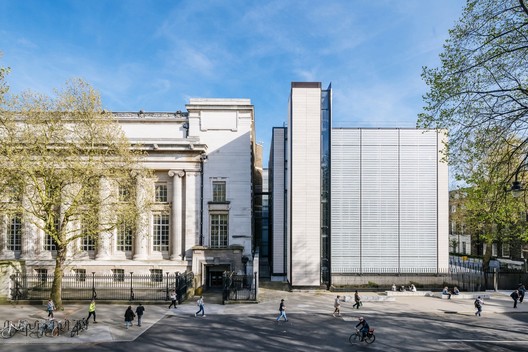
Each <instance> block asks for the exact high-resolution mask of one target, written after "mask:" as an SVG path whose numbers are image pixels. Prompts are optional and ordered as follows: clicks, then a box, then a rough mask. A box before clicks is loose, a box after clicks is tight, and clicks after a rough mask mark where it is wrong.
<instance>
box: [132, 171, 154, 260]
mask: <svg viewBox="0 0 528 352" xmlns="http://www.w3.org/2000/svg"><path fill="white" fill-rule="evenodd" d="M147 181H148V180H146V179H145V177H143V176H138V177H137V182H136V194H137V196H136V202H137V206H138V208H139V209H140V213H139V217H138V222H137V224H136V236H135V237H134V255H133V257H132V259H133V260H145V259H147V258H148V241H149V236H148V234H149V226H150V221H149V209H148V203H149V201H148V200H149V198H148V197H149V192H148V186H147V185H148V182H147Z"/></svg>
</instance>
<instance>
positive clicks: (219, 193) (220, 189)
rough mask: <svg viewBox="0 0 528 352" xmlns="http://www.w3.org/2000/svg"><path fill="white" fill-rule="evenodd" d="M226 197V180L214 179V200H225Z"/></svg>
mask: <svg viewBox="0 0 528 352" xmlns="http://www.w3.org/2000/svg"><path fill="white" fill-rule="evenodd" d="M226 199H227V197H226V182H225V181H213V202H225V201H226Z"/></svg>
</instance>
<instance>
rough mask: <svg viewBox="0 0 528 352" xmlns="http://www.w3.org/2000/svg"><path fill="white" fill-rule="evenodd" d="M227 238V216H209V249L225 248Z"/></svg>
mask: <svg viewBox="0 0 528 352" xmlns="http://www.w3.org/2000/svg"><path fill="white" fill-rule="evenodd" d="M228 237H229V227H228V216H227V214H211V248H226V247H227V245H228Z"/></svg>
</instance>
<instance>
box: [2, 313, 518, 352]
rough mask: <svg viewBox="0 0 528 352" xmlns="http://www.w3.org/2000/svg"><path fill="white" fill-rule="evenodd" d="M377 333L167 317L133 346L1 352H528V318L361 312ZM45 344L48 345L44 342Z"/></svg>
mask: <svg viewBox="0 0 528 352" xmlns="http://www.w3.org/2000/svg"><path fill="white" fill-rule="evenodd" d="M354 313H356V312H354ZM357 313H358V314H359V313H361V314H362V315H363V316H365V318H366V319H367V320H368V322H369V324H370V325H371V327H373V328H375V334H376V341H375V342H374V343H373V344H371V345H367V344H365V343H360V342H358V343H355V344H353V345H351V344H350V343H349V342H348V337H349V335H350V333H351V332H353V331H354V326H355V324H356V323H357V315H356V314H351V313H350V314H343V315H344V316H343V317H341V318H334V317H332V315H331V314H322V313H314V314H310V313H309V312H303V313H297V314H295V313H289V314H288V318H289V321H288V322H279V323H277V322H275V317H274V316H270V315H269V314H266V315H264V314H247V315H246V314H245V315H236V314H228V315H214V314H212V315H207V317H205V318H202V317H197V318H195V317H194V316H192V315H188V314H187V315H168V316H166V317H164V318H162V319H161V320H159V322H158V323H156V324H155V325H153V326H152V327H150V328H149V329H148V330H147V331H146V332H144V333H143V334H142V335H140V336H139V337H138V338H137V339H136V340H135V341H130V342H104V343H85V344H79V345H72V344H67V345H65V344H54V343H50V342H49V341H46V343H45V344H31V345H24V344H12V345H3V346H2V342H1V341H0V350H1V351H10V352H19V351H20V352H22V351H39V352H40V351H77V352H82V351H90V352H92V351H123V352H133V351H141V352H145V351H147V352H154V351H156V352H157V351H171V352H174V351H193V352H194V351H434V350H442V351H497V352H502V351H528V335H527V334H526V328H525V327H526V326H527V325H526V324H527V322H528V315H527V314H525V313H513V312H512V313H503V314H496V313H493V314H486V311H485V310H484V314H483V316H482V317H480V318H479V317H475V316H473V315H471V314H449V313H443V314H438V313H434V314H430V313H417V312H413V313H403V312H401V313H394V312H389V313H386V314H385V313H384V312H383V311H369V310H368V309H366V310H360V311H358V312H357ZM43 341H44V340H43Z"/></svg>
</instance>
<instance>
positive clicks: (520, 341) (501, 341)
mask: <svg viewBox="0 0 528 352" xmlns="http://www.w3.org/2000/svg"><path fill="white" fill-rule="evenodd" d="M438 342H476V343H527V342H528V340H455V339H438Z"/></svg>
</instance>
